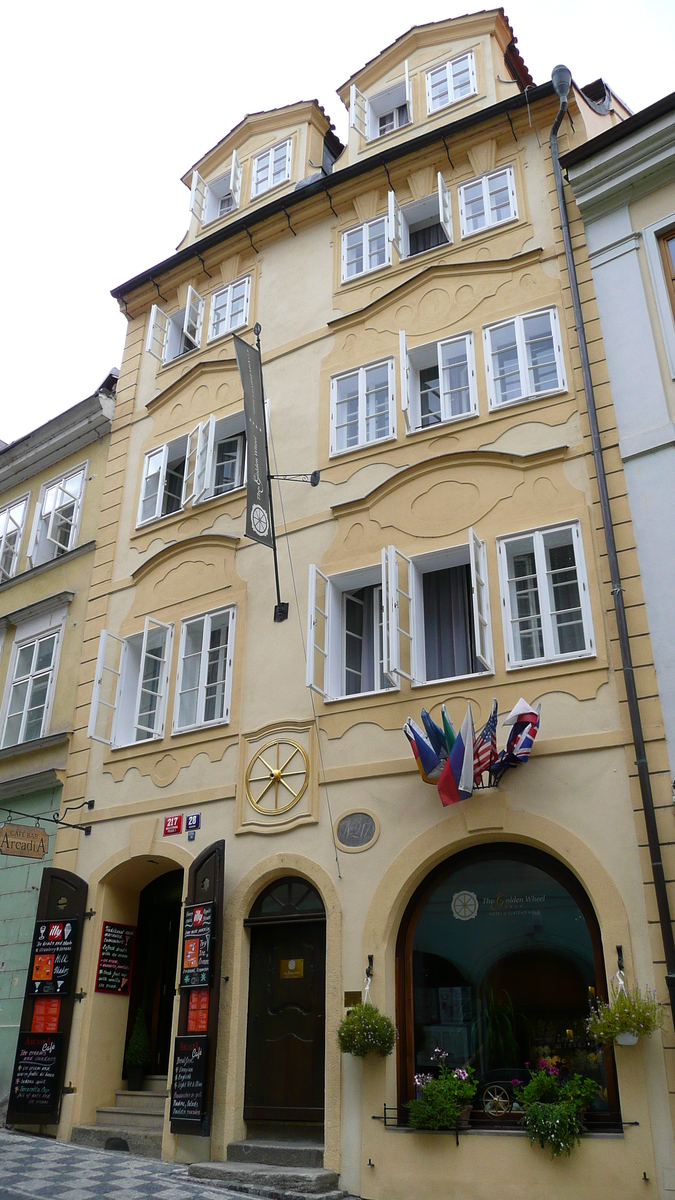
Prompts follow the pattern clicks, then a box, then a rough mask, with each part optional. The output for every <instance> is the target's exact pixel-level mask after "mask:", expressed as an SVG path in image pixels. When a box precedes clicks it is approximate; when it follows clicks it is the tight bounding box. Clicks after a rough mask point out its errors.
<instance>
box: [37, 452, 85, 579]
mask: <svg viewBox="0 0 675 1200" xmlns="http://www.w3.org/2000/svg"><path fill="white" fill-rule="evenodd" d="M85 472H86V468H85V467H84V466H82V467H77V468H76V469H75V470H74V471H69V472H68V474H67V475H62V476H61V478H60V479H55V480H53V482H52V483H48V484H45V486H44V487H43V488H42V491H41V493H40V499H39V501H38V506H37V512H36V514H35V524H34V526H33V535H32V538H31V544H30V547H29V550H28V562H29V564H30V566H31V567H37V566H39V565H40V564H41V563H45V562H51V561H52V559H55V558H59V556H60V555H61V554H65V553H66V552H67V551H68V550H72V549H73V546H74V545H75V541H76V539H77V531H78V529H79V524H80V515H81V512H82V497H83V495H84V481H85Z"/></svg>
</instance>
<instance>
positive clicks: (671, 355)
mask: <svg viewBox="0 0 675 1200" xmlns="http://www.w3.org/2000/svg"><path fill="white" fill-rule="evenodd" d="M673 225H675V213H671V214H670V216H669V217H663V218H662V219H661V220H660V221H655V222H654V224H653V225H645V227H644V229H643V230H642V238H643V243H644V248H645V255H646V257H647V265H648V267H649V274H650V276H651V280H652V287H653V289H654V299H655V300H656V307H657V309H658V313H659V320H660V322H661V332H662V334H663V342H664V346H665V351H666V358H667V359H668V369H669V371H670V377H671V379H675V314H673V306H672V304H671V301H670V294H669V292H668V285H667V284H666V277H665V275H664V272H663V260H662V258H661V251H660V249H659V243H658V238H659V234H661V233H665V232H666V230H668V229H670V228H672V226H673Z"/></svg>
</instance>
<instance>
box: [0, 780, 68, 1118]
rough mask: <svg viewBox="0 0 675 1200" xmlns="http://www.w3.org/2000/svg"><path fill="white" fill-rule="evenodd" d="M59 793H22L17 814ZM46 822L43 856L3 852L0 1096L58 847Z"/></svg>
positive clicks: (30, 812) (43, 806) (54, 802)
mask: <svg viewBox="0 0 675 1200" xmlns="http://www.w3.org/2000/svg"><path fill="white" fill-rule="evenodd" d="M60 796H61V788H60V787H56V788H50V789H49V790H48V791H46V792H33V793H32V794H31V795H30V796H17V797H16V799H15V800H14V801H10V802H9V804H15V805H16V808H12V814H13V816H12V820H13V821H15V822H16V823H17V824H20V825H32V824H33V821H34V819H35V817H36V816H37V815H38V814H39V815H40V816H42V815H43V814H45V813H50V812H54V811H55V810H58V807H59V800H60ZM3 808H4V806H3ZM23 814H25V816H24V815H23ZM6 819H7V813H6V812H5V811H3V810H2V809H0V825H1V824H4V822H5V820H6ZM41 823H42V824H43V826H44V828H45V829H46V830H47V832H48V834H49V851H48V853H47V854H46V855H45V857H44V858H43V859H42V860H38V859H32V858H10V857H8V856H7V855H5V854H0V1099H2V1098H3V1097H5V1096H6V1095H7V1094H8V1092H9V1089H10V1085H11V1082H12V1070H13V1068H14V1053H15V1050H16V1039H17V1035H18V1032H19V1021H20V1018H21V1008H22V1005H23V996H24V992H25V990H26V976H27V973H28V961H29V958H30V948H31V945H32V941H33V928H34V925H35V914H36V912H37V903H38V896H39V893H40V881H41V879H42V872H43V870H44V868H45V867H48V866H49V865H50V863H51V861H52V854H53V852H54V837H55V827H54V825H53V823H52V822H51V821H42V822H41Z"/></svg>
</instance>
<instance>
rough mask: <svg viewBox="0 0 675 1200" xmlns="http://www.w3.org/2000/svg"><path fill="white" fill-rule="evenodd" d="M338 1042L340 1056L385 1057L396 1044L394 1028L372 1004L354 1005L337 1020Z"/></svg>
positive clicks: (391, 1022)
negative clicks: (373, 1055)
mask: <svg viewBox="0 0 675 1200" xmlns="http://www.w3.org/2000/svg"><path fill="white" fill-rule="evenodd" d="M337 1039H338V1044H339V1046H340V1049H341V1051H342V1053H343V1054H353V1055H354V1057H355V1058H365V1057H366V1055H367V1054H371V1053H372V1054H377V1055H379V1057H380V1058H387V1056H388V1055H389V1054H391V1052H392V1050H393V1049H394V1046H395V1045H396V1027H395V1026H394V1023H393V1021H391V1020H390V1019H389V1017H388V1016H387V1015H386V1013H382V1012H380V1010H379V1008H377V1007H376V1006H375V1005H374V1004H371V1003H370V1002H367V1003H366V1004H355V1005H354V1007H353V1008H350V1009H349V1012H347V1013H346V1014H345V1016H344V1017H343V1018H342V1020H341V1021H340V1024H339V1025H338V1031H337Z"/></svg>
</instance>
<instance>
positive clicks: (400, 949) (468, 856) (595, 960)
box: [397, 843, 620, 1127]
mask: <svg viewBox="0 0 675 1200" xmlns="http://www.w3.org/2000/svg"><path fill="white" fill-rule="evenodd" d="M596 996H601V997H603V998H604V997H605V996H606V982H605V969H604V963H603V956H602V947H601V941H600V930H599V927H598V922H597V919H596V916H595V913H594V911H593V909H592V906H591V904H590V901H589V899H588V897H587V896H586V893H585V892H584V890H583V888H582V887H581V886H580V884H579V882H578V880H577V879H576V878H575V877H574V876H573V875H572V874H571V872H569V871H568V870H567V869H566V868H565V867H563V866H562V864H561V863H559V862H558V861H557V860H556V859H553V858H551V857H549V856H548V855H545V854H542V853H540V852H538V851H535V850H533V849H531V848H529V847H525V846H518V845H515V844H513V843H505V844H499V845H490V846H481V847H474V848H472V849H470V850H467V851H464V852H463V853H460V854H457V855H455V856H454V857H453V858H451V859H449V860H447V861H446V862H445V863H443V864H441V866H439V867H437V868H436V869H435V870H434V871H433V872H432V873H431V874H430V875H429V876H428V877H427V879H426V880H425V881H424V882H423V883H422V884H421V886H420V887H419V888H418V889H417V891H416V893H415V895H414V896H413V898H412V900H411V902H410V904H409V905H408V908H407V910H406V913H405V915H404V918H403V921H402V923H401V928H400V931H399V936H398V941H397V1007H398V1012H397V1017H398V1027H399V1035H400V1036H399V1046H398V1068H399V1070H398V1077H399V1113H400V1115H399V1119H401V1120H405V1116H406V1112H407V1110H406V1109H405V1107H404V1106H405V1103H406V1101H407V1100H409V1099H411V1098H412V1097H413V1096H414V1095H415V1075H416V1074H427V1073H434V1072H435V1071H436V1070H437V1065H436V1063H435V1060H434V1057H433V1053H434V1050H436V1048H439V1049H440V1050H442V1051H443V1052H445V1054H447V1059H446V1062H447V1064H448V1065H449V1066H464V1065H466V1064H467V1063H470V1064H471V1066H473V1067H474V1069H475V1071H476V1075H477V1077H478V1079H479V1081H480V1082H479V1088H478V1092H477V1095H476V1100H475V1102H474V1109H473V1112H472V1117H471V1122H472V1124H478V1125H480V1124H488V1125H494V1124H495V1122H498V1123H499V1124H500V1125H501V1126H504V1125H509V1124H514V1123H517V1122H518V1121H519V1119H520V1113H519V1111H518V1108H517V1104H516V1107H515V1109H514V1097H513V1089H514V1081H515V1080H517V1079H519V1080H521V1082H523V1081H525V1080H526V1079H527V1078H529V1069H530V1067H532V1068H536V1067H537V1065H538V1063H539V1061H540V1060H541V1059H542V1058H547V1059H549V1060H553V1061H554V1062H555V1063H556V1065H557V1066H558V1069H559V1070H560V1072H561V1074H563V1075H565V1074H567V1073H571V1074H574V1073H579V1074H581V1075H584V1076H590V1077H592V1078H594V1079H595V1080H596V1081H597V1083H598V1085H599V1093H598V1098H597V1100H596V1101H595V1102H594V1106H593V1112H592V1114H591V1113H589V1114H588V1120H589V1121H590V1122H591V1124H594V1125H599V1126H603V1127H605V1126H607V1125H616V1124H617V1123H618V1122H619V1121H620V1113H619V1103H618V1092H617V1087H616V1073H615V1068H614V1058H613V1054H612V1051H611V1049H608V1050H606V1051H602V1050H599V1048H598V1047H597V1046H596V1045H595V1043H594V1042H590V1041H589V1040H588V1037H587V1035H586V1020H587V1017H588V1012H589V1005H590V1003H592V1002H593V1000H594V999H595V997H596Z"/></svg>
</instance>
